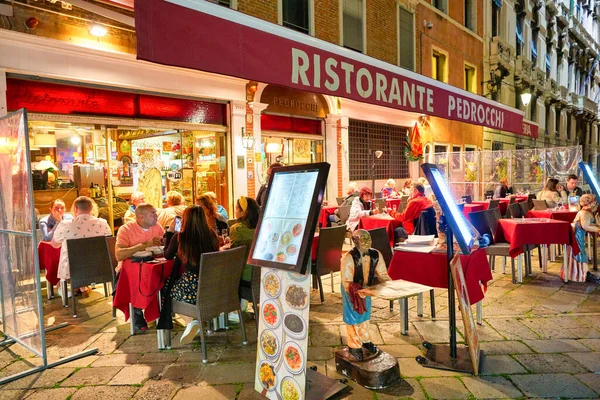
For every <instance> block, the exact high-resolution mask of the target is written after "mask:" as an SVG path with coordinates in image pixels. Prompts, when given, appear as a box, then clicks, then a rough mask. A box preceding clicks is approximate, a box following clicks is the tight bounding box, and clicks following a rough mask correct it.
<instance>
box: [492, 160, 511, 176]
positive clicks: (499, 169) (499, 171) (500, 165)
mask: <svg viewBox="0 0 600 400" xmlns="http://www.w3.org/2000/svg"><path fill="white" fill-rule="evenodd" d="M494 162H495V163H496V170H495V171H496V180H497V181H499V180H500V179H503V178H504V179H508V159H507V158H506V157H498V158H496V159H495V160H494Z"/></svg>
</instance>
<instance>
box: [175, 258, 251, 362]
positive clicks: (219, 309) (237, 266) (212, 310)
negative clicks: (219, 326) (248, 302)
mask: <svg viewBox="0 0 600 400" xmlns="http://www.w3.org/2000/svg"><path fill="white" fill-rule="evenodd" d="M245 256H246V246H240V247H236V248H234V249H231V250H225V251H218V252H214V253H204V254H202V256H201V258H200V270H199V273H198V292H197V295H196V304H189V303H185V302H182V301H175V300H172V305H173V312H174V313H177V314H181V315H187V316H189V317H193V318H195V319H197V320H198V322H199V324H200V330H199V333H200V342H201V347H202V362H203V363H206V362H207V361H208V356H207V354H206V341H205V339H204V323H205V322H208V321H210V320H211V319H212V318H216V317H218V316H219V315H220V314H221V313H223V312H224V313H228V312H230V311H237V312H238V314H239V316H240V325H241V327H242V344H244V345H245V344H248V339H247V338H246V327H245V326H244V318H243V317H242V310H241V307H240V296H239V286H240V279H241V278H242V270H243V268H244V264H245V263H246V258H245ZM167 334H168V336H167V337H170V335H171V332H170V331H169V332H167Z"/></svg>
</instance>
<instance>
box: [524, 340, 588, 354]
mask: <svg viewBox="0 0 600 400" xmlns="http://www.w3.org/2000/svg"><path fill="white" fill-rule="evenodd" d="M524 342H525V344H526V345H527V346H529V347H531V348H532V349H533V350H535V352H536V353H566V352H569V351H589V350H590V349H588V348H587V347H586V346H584V345H583V344H582V343H580V342H578V341H577V340H574V339H546V340H525V341H524Z"/></svg>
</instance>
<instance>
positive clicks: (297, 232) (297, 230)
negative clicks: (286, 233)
mask: <svg viewBox="0 0 600 400" xmlns="http://www.w3.org/2000/svg"><path fill="white" fill-rule="evenodd" d="M301 233H302V224H296V225H294V227H293V228H292V235H294V237H297V236H299V235H300V234H301Z"/></svg>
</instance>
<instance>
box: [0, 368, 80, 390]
mask: <svg viewBox="0 0 600 400" xmlns="http://www.w3.org/2000/svg"><path fill="white" fill-rule="evenodd" d="M73 371H75V369H74V368H49V369H47V370H45V371H44V372H38V373H37V374H33V375H29V376H26V377H24V378H21V379H17V380H16V381H12V382H10V383H8V384H6V385H4V386H3V387H2V389H1V390H5V389H38V388H51V387H53V386H54V385H55V384H56V383H58V382H61V381H63V380H64V379H65V378H66V377H68V376H69V375H71V374H72V373H73Z"/></svg>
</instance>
